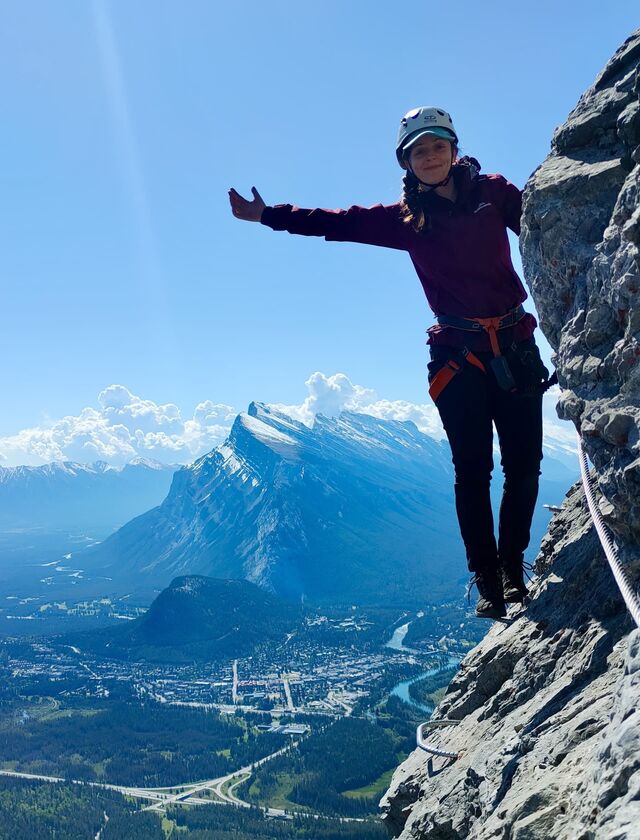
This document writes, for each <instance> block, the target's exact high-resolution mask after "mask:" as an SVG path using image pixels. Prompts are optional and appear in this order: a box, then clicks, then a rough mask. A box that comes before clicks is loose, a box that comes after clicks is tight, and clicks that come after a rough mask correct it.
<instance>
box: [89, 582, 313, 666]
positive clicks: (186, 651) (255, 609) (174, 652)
mask: <svg viewBox="0 0 640 840" xmlns="http://www.w3.org/2000/svg"><path fill="white" fill-rule="evenodd" d="M302 617H303V614H302V610H301V608H300V607H299V606H296V605H293V604H291V603H287V602H286V601H283V600H282V599H280V598H278V597H277V596H275V595H273V594H271V593H270V592H265V591H264V590H263V589H260V587H258V586H256V585H255V584H253V583H249V582H248V581H246V580H219V579H214V578H207V577H201V576H198V575H192V576H185V577H179V578H176V579H175V580H173V581H172V582H171V584H170V585H169V586H168V587H167V588H166V589H164V590H163V591H162V592H161V593H160V595H158V597H157V598H156V599H155V600H154V601H153V603H152V604H151V606H150V607H149V609H148V611H147V612H146V613H145V614H144V615H142V616H141V617H140V618H138V619H136V620H135V621H131V622H127V624H126V625H125V626H124V627H118V628H113V627H110V628H107V629H104V630H100V631H96V632H92V633H87V634H77V635H74V638H73V641H74V642H75V643H77V644H78V645H80V646H81V647H82V648H83V649H84V650H86V649H87V648H90V649H92V650H93V651H94V652H96V653H99V654H102V655H106V656H109V657H114V658H126V659H136V660H147V661H156V662H189V661H199V660H208V661H211V660H215V659H219V658H233V657H236V656H248V655H249V654H251V652H252V651H253V650H254V649H255V648H256V647H257V646H258V645H260V644H263V643H265V642H273V641H278V640H281V639H282V640H284V639H285V637H286V634H287V633H290V632H292V631H294V630H295V629H296V628H297V627H299V626H300V624H301V622H302Z"/></svg>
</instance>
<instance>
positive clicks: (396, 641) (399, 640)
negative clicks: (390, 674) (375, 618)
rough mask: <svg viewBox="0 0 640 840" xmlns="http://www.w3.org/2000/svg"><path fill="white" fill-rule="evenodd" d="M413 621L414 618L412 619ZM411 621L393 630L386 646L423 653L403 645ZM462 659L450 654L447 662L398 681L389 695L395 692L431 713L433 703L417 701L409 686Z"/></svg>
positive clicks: (406, 651)
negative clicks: (408, 678) (413, 697)
mask: <svg viewBox="0 0 640 840" xmlns="http://www.w3.org/2000/svg"><path fill="white" fill-rule="evenodd" d="M423 615H424V613H418V614H417V616H416V617H417V618H421V617H422V616H423ZM411 621H413V619H411ZM411 621H408V622H407V623H406V624H401V625H400V627H396V629H395V630H394V631H393V635H392V636H391V638H390V639H389V641H388V642H387V643H386V644H385V647H388V648H392V649H393V650H399V651H403V652H405V653H421V652H422V651H418V650H415V649H414V648H408V647H405V646H404V645H403V641H404V639H405V636H406V635H407V633H408V631H409V625H410V624H411ZM460 661H461V657H460V656H449V657H448V658H447V660H446V662H443V663H442V664H440V665H436V666H435V667H434V668H430V669H429V670H428V671H424V672H423V673H422V674H418V676H417V677H412V678H411V679H410V680H404V681H403V682H400V683H398V684H397V685H396V686H394V688H392V689H391V691H390V692H389V695H390V696H391V695H392V694H395V696H396V697H399V698H400V699H401V700H404V702H405V703H408V704H409V705H410V706H413V707H414V708H416V709H420V710H421V711H423V712H429V713H431V712H432V711H433V705H429V706H427V705H425V704H424V703H416V702H415V701H414V700H413V699H412V698H411V695H410V694H409V686H410V685H411V684H412V683H414V682H418V681H419V680H423V679H424V678H425V677H431V676H433V675H434V674H437V673H438V672H439V671H442V670H444V669H445V668H451V667H452V666H453V665H458V664H459V663H460Z"/></svg>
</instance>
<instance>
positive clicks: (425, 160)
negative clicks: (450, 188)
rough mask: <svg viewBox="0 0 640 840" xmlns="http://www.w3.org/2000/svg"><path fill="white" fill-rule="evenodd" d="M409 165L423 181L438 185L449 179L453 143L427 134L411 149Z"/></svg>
mask: <svg viewBox="0 0 640 840" xmlns="http://www.w3.org/2000/svg"><path fill="white" fill-rule="evenodd" d="M409 163H410V164H411V168H412V169H413V171H414V173H415V174H416V175H417V176H418V178H419V179H420V180H421V181H424V182H425V184H437V183H439V182H440V181H443V180H444V179H445V178H446V177H447V175H448V174H449V169H450V168H451V164H452V163H453V148H452V146H451V143H450V142H449V141H448V140H445V139H444V138H443V137H436V136H435V135H434V134H425V136H424V137H421V138H420V139H419V140H418V141H417V142H416V143H414V144H413V146H412V147H411V150H410V152H409Z"/></svg>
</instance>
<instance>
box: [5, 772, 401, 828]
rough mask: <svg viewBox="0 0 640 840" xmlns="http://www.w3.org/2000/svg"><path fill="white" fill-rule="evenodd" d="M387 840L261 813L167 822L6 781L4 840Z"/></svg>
mask: <svg viewBox="0 0 640 840" xmlns="http://www.w3.org/2000/svg"><path fill="white" fill-rule="evenodd" d="M99 832H100V840H296V838H303V840H386V839H387V837H388V834H387V832H386V830H385V829H384V827H383V825H382V823H381V822H380V821H379V820H373V821H367V822H366V823H363V822H352V823H344V822H339V821H338V820H331V819H309V818H306V819H305V818H300V817H299V818H294V819H287V820H280V819H275V820H274V819H270V818H267V817H266V816H265V815H264V814H263V813H262V811H260V810H258V809H257V808H235V807H232V806H226V805H211V806H209V807H200V808H195V807H193V806H191V807H188V806H182V807H174V808H171V809H170V810H169V812H168V813H167V816H166V818H164V819H163V818H162V817H161V816H160V815H158V814H155V813H153V812H149V811H147V812H144V811H140V810H139V806H138V805H135V804H133V803H132V802H130V801H128V800H127V799H126V798H125V797H123V796H121V795H120V794H118V793H115V792H111V791H108V790H103V789H102V788H98V787H93V786H89V785H84V784H65V783H55V784H51V783H47V782H36V781H26V780H22V779H12V778H9V777H0V840H94V838H95V837H96V835H97V834H98V833H99Z"/></svg>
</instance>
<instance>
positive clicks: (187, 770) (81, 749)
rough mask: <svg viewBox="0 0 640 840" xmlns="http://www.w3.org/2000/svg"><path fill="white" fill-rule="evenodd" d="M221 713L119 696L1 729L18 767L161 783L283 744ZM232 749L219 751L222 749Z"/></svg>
mask: <svg viewBox="0 0 640 840" xmlns="http://www.w3.org/2000/svg"><path fill="white" fill-rule="evenodd" d="M285 737H286V736H283V735H277V734H274V733H270V732H265V733H261V734H257V733H256V732H254V731H253V730H252V729H250V728H247V727H246V726H245V725H244V724H243V722H242V720H240V719H235V718H227V717H222V716H221V715H219V714H218V713H217V712H215V711H204V710H201V709H189V708H183V707H175V706H162V705H160V704H157V703H146V704H141V703H122V702H116V703H113V704H110V705H109V707H108V710H107V709H106V708H104V709H101V710H99V711H96V710H93V712H92V713H90V714H82V713H80V714H70V715H67V716H61V717H56V718H54V719H51V720H43V721H39V720H33V719H28V720H26V721H25V722H24V723H23V724H22V725H15V726H12V727H9V726H5V727H3V728H2V730H0V755H2V758H3V760H5V761H15V762H17V763H18V769H20V770H25V771H27V772H37V773H42V774H45V775H53V776H62V777H63V778H69V779H79V780H83V781H102V782H112V783H116V784H123V785H143V786H145V787H159V786H165V785H173V784H179V783H181V782H187V781H196V780H198V779H203V778H213V777H216V776H222V775H225V774H226V773H229V772H231V770H234V769H237V768H238V767H242V766H244V765H248V764H251V763H252V762H254V761H257V760H258V759H260V758H263V757H264V756H265V755H268V754H269V753H271V752H275V751H276V750H277V749H278V748H279V747H281V746H282V744H283V742H284V739H285ZM227 749H228V750H230V754H229V756H228V757H227V755H224V754H219V755H218V754H217V753H218V752H220V751H222V750H227Z"/></svg>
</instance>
